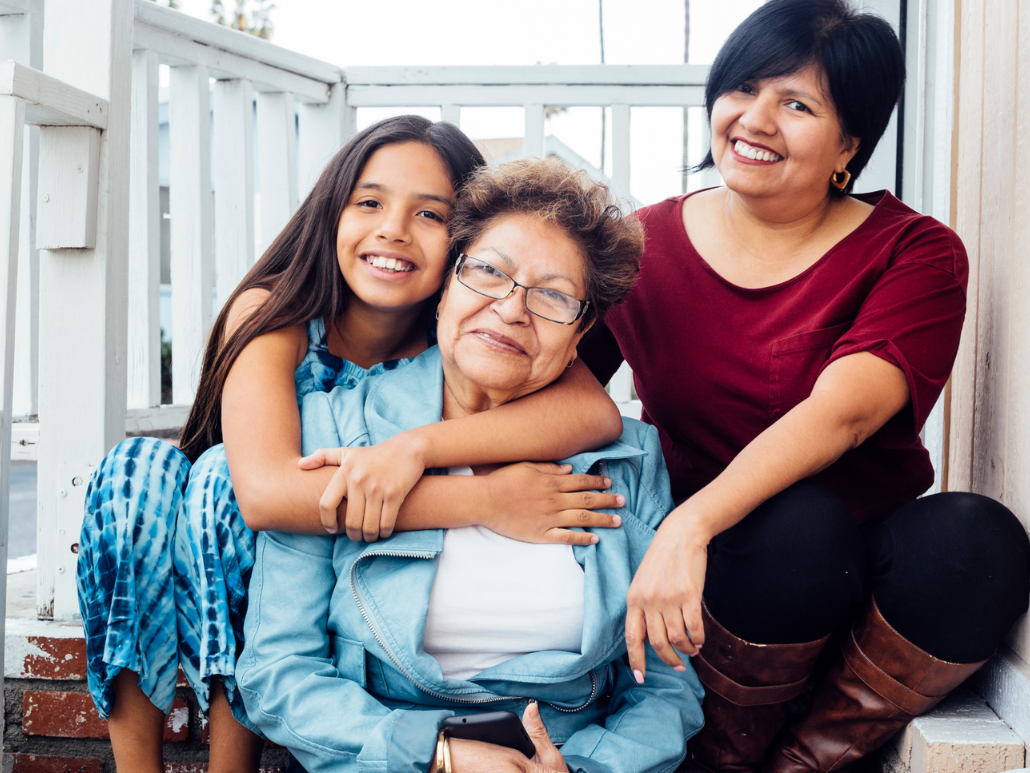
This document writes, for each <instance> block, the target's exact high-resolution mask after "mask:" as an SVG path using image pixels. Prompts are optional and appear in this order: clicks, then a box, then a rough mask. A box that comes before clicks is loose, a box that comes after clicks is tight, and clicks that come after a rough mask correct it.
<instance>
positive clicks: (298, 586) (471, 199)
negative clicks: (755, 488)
mask: <svg viewBox="0 0 1030 773" xmlns="http://www.w3.org/2000/svg"><path fill="white" fill-rule="evenodd" d="M450 228H451V233H452V237H453V242H454V244H455V252H456V253H458V254H459V257H458V260H457V262H456V265H455V268H454V271H453V272H452V274H451V277H450V279H449V280H448V282H447V283H446V284H445V286H444V290H443V296H442V299H441V301H440V306H439V314H438V324H437V337H438V340H439V346H437V347H433V348H431V349H429V350H428V351H427V352H425V353H424V354H423V355H421V356H419V357H417V358H416V359H415V360H414V361H413V362H412V363H411V364H410V365H409V366H407V367H406V368H403V369H399V370H394V371H389V372H387V373H384V374H383V375H381V376H376V377H371V378H368V379H366V380H365V381H363V382H362V383H361V384H360V385H359V386H358V387H356V388H355V389H353V390H350V391H346V390H334V391H333V392H332V393H330V394H328V395H327V394H321V393H320V394H312V395H309V396H307V397H305V399H304V403H303V407H302V428H303V439H304V447H305V450H308V451H311V450H314V449H317V448H319V447H339V446H345V447H346V446H368V445H372V444H376V443H379V442H382V441H384V440H386V439H388V438H391V437H395V436H397V435H398V434H399V433H402V432H404V431H405V430H408V429H411V428H413V427H419V426H423V425H426V424H429V423H432V422H437V421H440V420H441V419H442V420H444V421H449V420H453V419H457V418H460V417H462V416H469V415H472V414H476V413H482V412H484V411H489V410H492V409H494V408H497V407H499V406H501V405H504V404H506V403H509V402H511V401H513V400H517V399H519V398H521V397H523V396H525V395H528V394H531V393H533V392H535V391H536V390H539V389H541V388H543V387H545V386H546V385H547V384H550V383H551V382H553V381H554V380H555V379H556V378H558V377H559V376H560V374H561V373H562V372H563V371H564V370H565V369H566V368H567V367H570V366H571V365H572V363H573V362H574V361H575V359H576V356H577V345H578V344H579V342H580V339H581V338H582V336H583V334H584V333H585V332H586V331H587V330H588V329H589V328H590V326H591V325H592V324H593V323H594V322H595V321H596V320H597V319H598V318H599V317H601V316H602V315H604V313H605V312H606V311H607V310H608V309H609V308H610V307H612V306H613V305H615V304H617V303H618V302H620V301H621V300H622V299H623V298H624V297H625V295H626V293H627V292H628V291H629V288H630V286H631V285H632V283H633V280H634V278H635V276H636V273H637V266H638V261H639V256H640V252H641V249H642V240H641V234H640V228H639V225H638V224H637V223H636V221H635V220H632V219H628V218H625V217H623V215H622V214H621V213H620V212H619V210H618V208H617V207H616V206H615V205H614V203H613V201H612V198H611V194H610V192H609V191H608V189H607V188H606V187H605V186H603V185H601V184H599V183H594V182H591V181H590V180H589V179H588V178H587V177H586V176H585V175H584V174H583V173H581V172H576V171H574V170H572V169H570V168H569V167H568V166H566V165H565V164H563V163H562V162H560V161H557V160H553V159H550V160H532V159H524V160H521V161H518V162H512V163H511V164H507V165H504V166H501V167H498V168H494V169H488V170H481V171H480V172H478V173H477V174H476V175H475V176H474V177H473V178H472V180H471V181H470V182H469V183H467V184H466V186H465V188H464V189H463V190H462V192H461V194H460V196H459V198H458V201H457V203H456V208H455V214H454V216H453V219H452V221H451V224H450ZM497 442H498V443H504V442H505V438H503V437H499V438H497ZM566 461H567V463H568V464H569V465H571V466H572V468H573V473H574V474H575V475H585V474H587V473H594V474H598V475H601V476H604V477H605V479H606V482H607V481H610V483H611V486H610V491H611V492H612V493H614V494H616V495H618V496H619V498H620V499H619V501H620V503H621V505H622V506H621V507H620V508H619V510H618V514H617V521H618V523H619V524H621V525H620V526H619V528H616V529H611V530H605V531H604V532H603V533H596V534H591V536H590V542H589V543H588V544H586V545H576V546H572V545H554V544H551V545H538V544H529V543H525V542H517V541H515V540H512V539H508V538H506V537H503V536H500V535H497V534H495V533H493V532H491V531H489V530H487V529H485V528H482V527H479V526H464V527H456V528H449V529H447V530H441V529H434V530H426V531H413V532H405V533H402V534H396V535H394V536H392V537H391V538H389V539H387V540H385V541H383V542H379V543H376V544H371V545H370V544H366V543H361V542H355V541H351V540H349V539H347V538H346V537H342V536H341V537H337V538H335V539H331V538H326V537H310V536H299V535H287V534H277V533H274V532H264V533H262V534H261V536H260V537H259V539H258V551H257V559H256V563H255V567H254V574H253V577H252V579H251V585H250V610H249V612H248V615H247V621H246V640H247V644H246V648H245V650H244V653H243V656H242V658H241V659H240V661H239V663H238V665H237V679H238V683H239V686H240V690H241V693H242V695H243V697H244V700H245V702H246V705H247V712H248V716H249V717H250V718H251V720H252V721H253V722H254V723H255V724H256V725H257V726H258V727H259V728H261V730H262V731H263V732H264V733H265V734H266V735H267V736H268V737H269V738H271V739H272V740H273V741H276V742H277V743H280V744H282V745H284V746H286V747H287V748H289V749H290V751H291V752H292V753H293V754H294V755H295V756H296V757H297V758H298V759H299V760H300V762H301V764H302V765H303V766H304V767H305V768H306V769H307V770H309V771H311V772H312V773H321V771H328V770H335V771H339V770H359V769H361V770H369V769H374V770H383V771H423V772H424V771H439V773H451V772H452V771H453V772H454V773H483V772H485V771H497V772H502V771H510V772H511V773H515V771H522V772H523V773H527V772H530V771H532V772H533V773H547V772H548V771H584V773H586V772H589V773H602V771H603V772H607V773H615V772H616V771H621V772H625V773H645V771H655V773H657V772H658V771H668V770H672V769H674V768H675V767H676V766H677V765H678V764H679V762H680V761H681V760H682V759H683V758H684V756H685V754H686V739H687V738H689V737H690V736H691V735H693V734H694V733H695V732H697V730H698V729H699V728H700V725H701V710H700V697H701V688H700V684H699V683H698V681H697V678H696V677H695V675H694V673H693V670H692V669H691V668H689V666H679V667H675V668H674V667H671V666H667V665H664V664H663V663H661V661H659V660H658V659H657V657H655V656H654V653H651V654H650V656H649V657H648V660H647V666H646V668H647V676H646V678H645V677H644V674H643V673H642V672H641V670H640V669H638V670H637V671H635V672H634V670H633V669H632V668H631V667H630V665H629V663H628V661H627V659H626V646H625V640H624V637H623V626H624V623H625V611H626V592H627V590H628V588H629V584H630V581H631V579H632V577H633V573H634V571H635V570H636V567H637V565H638V563H639V561H640V559H641V558H642V557H643V555H644V553H645V551H646V550H647V546H648V544H649V543H650V540H651V537H652V535H653V534H654V530H655V529H656V528H657V526H658V524H659V523H660V522H661V520H662V518H663V517H664V516H665V513H666V512H667V511H668V510H669V509H670V508H671V507H672V500H671V498H670V496H669V491H668V479H667V476H666V472H665V467H664V464H663V463H662V457H661V450H660V447H659V444H658V435H657V432H656V431H655V430H654V429H653V428H650V427H646V426H645V425H643V424H641V423H640V422H635V421H627V422H626V425H625V428H624V431H623V434H622V437H621V438H620V440H619V441H618V442H617V443H615V444H613V445H610V446H607V447H605V448H602V449H600V450H597V451H594V452H590V453H585V454H579V455H577V456H574V457H572V458H570V459H568V460H566ZM490 471H491V468H489V467H477V468H475V469H470V468H467V467H466V468H451V469H450V470H446V471H441V472H446V473H448V474H450V475H454V476H474V475H487V476H489V474H490ZM455 507H456V510H457V509H459V508H460V503H458V502H456V503H455ZM587 531H588V532H592V531H593V530H592V529H588V530H587ZM500 710H508V711H512V712H515V713H517V714H519V715H521V716H522V717H523V722H524V724H525V727H526V729H527V731H528V732H529V735H530V738H531V739H532V742H533V746H534V747H535V753H534V754H533V757H532V758H531V759H529V758H527V757H526V756H523V754H522V753H521V752H519V751H515V750H513V749H508V748H503V747H500V746H495V745H491V744H487V743H483V742H480V741H472V740H460V739H457V738H455V739H453V740H450V739H448V737H447V736H446V734H441V732H440V730H441V725H442V723H443V721H444V720H445V719H446V718H448V717H451V716H467V715H470V714H476V713H480V712H491V711H500ZM559 747H560V748H559Z"/></svg>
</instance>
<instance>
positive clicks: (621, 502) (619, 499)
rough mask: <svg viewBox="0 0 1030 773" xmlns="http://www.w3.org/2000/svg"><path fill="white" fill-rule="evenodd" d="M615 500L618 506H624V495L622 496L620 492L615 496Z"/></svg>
mask: <svg viewBox="0 0 1030 773" xmlns="http://www.w3.org/2000/svg"><path fill="white" fill-rule="evenodd" d="M615 501H616V502H617V503H618V505H619V507H624V506H625V505H626V497H624V496H623V495H622V494H619V495H618V496H617V497H615Z"/></svg>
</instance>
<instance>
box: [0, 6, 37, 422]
mask: <svg viewBox="0 0 1030 773" xmlns="http://www.w3.org/2000/svg"><path fill="white" fill-rule="evenodd" d="M0 51H3V52H4V54H3V55H4V56H5V57H8V58H10V59H13V60H14V61H16V62H19V63H21V64H24V65H28V66H29V67H33V68H35V69H37V70H40V69H42V67H43V8H42V5H39V7H38V9H37V11H36V12H33V13H19V14H12V15H7V16H0ZM38 161H39V129H38V128H36V127H35V126H26V127H25V139H24V149H23V161H22V175H21V225H20V227H19V229H18V232H19V238H20V240H21V244H20V245H19V248H18V310H17V323H16V324H15V329H14V335H15V345H14V403H13V407H12V409H11V410H12V411H13V414H14V416H15V417H16V418H17V417H19V416H32V415H35V414H36V413H37V411H38V410H39V407H38V406H39V400H38V374H39V252H38V251H37V250H36V179H37V172H38Z"/></svg>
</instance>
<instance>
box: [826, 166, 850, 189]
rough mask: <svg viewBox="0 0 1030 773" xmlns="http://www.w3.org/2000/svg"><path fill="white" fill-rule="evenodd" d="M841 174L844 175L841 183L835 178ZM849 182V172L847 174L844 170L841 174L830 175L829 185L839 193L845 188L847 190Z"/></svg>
mask: <svg viewBox="0 0 1030 773" xmlns="http://www.w3.org/2000/svg"><path fill="white" fill-rule="evenodd" d="M841 174H843V175H844V181H843V182H841V181H840V180H838V179H837V176H838V175H841ZM849 182H851V172H849V171H848V170H847V169H845V170H844V171H843V172H834V173H833V174H831V175H830V183H831V184H832V185H833V187H834V188H836V189H837V190H839V191H842V190H844V189H845V188H847V187H848V183H849Z"/></svg>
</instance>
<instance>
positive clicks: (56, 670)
mask: <svg viewBox="0 0 1030 773" xmlns="http://www.w3.org/2000/svg"><path fill="white" fill-rule="evenodd" d="M27 640H28V642H29V644H30V645H32V646H33V647H34V648H36V649H37V650H38V653H40V654H27V655H26V656H25V659H24V660H23V661H22V665H21V673H20V674H19V675H18V676H19V677H20V678H23V679H73V680H78V681H82V680H84V679H85V678H86V641H85V639H59V638H56V637H50V636H29V637H27Z"/></svg>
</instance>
